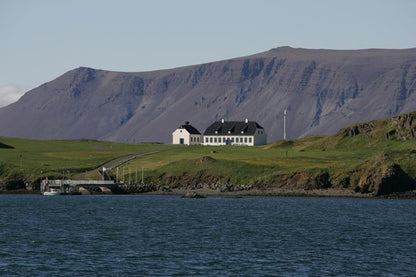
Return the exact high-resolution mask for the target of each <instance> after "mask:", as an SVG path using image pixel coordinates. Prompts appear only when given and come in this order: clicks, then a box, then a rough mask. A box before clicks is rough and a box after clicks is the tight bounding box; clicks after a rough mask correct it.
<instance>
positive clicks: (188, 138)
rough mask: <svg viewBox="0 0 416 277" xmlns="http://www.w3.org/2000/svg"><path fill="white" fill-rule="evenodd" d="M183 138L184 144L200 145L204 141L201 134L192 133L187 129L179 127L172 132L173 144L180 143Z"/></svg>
mask: <svg viewBox="0 0 416 277" xmlns="http://www.w3.org/2000/svg"><path fill="white" fill-rule="evenodd" d="M181 138H183V140H184V143H183V144H184V145H199V144H201V142H202V136H201V135H191V134H189V132H188V131H186V129H182V128H178V129H176V130H175V131H174V132H173V133H172V144H180V139H181Z"/></svg>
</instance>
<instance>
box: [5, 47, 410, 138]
mask: <svg viewBox="0 0 416 277" xmlns="http://www.w3.org/2000/svg"><path fill="white" fill-rule="evenodd" d="M415 89H416V48H414V49H405V50H382V49H379V50H377V49H368V50H309V49H293V48H290V47H280V48H276V49H272V50H270V51H267V52H263V53H260V54H256V55H252V56H248V57H241V58H235V59H230V60H224V61H219V62H212V63H207V64H202V65H194V66H187V67H182V68H175V69H169V70H160V71H153V72H139V73H123V72H110V71H104V70H95V69H91V68H85V67H81V68H77V69H74V70H71V71H69V72H67V73H65V74H64V75H62V76H60V77H58V78H57V79H55V80H53V81H51V82H48V83H45V84H44V85H42V86H40V87H38V88H35V89H33V90H31V91H29V92H28V93H26V94H25V95H24V96H23V97H22V98H21V99H20V100H19V101H18V102H16V103H14V104H11V105H9V106H7V107H3V108H0V135H3V136H13V137H25V138H68V139H74V138H89V139H103V140H112V141H122V142H139V141H161V142H170V140H171V133H172V131H173V130H174V129H175V128H176V127H177V126H178V125H180V124H181V123H183V122H184V121H190V122H191V124H192V125H194V126H195V127H197V128H198V129H199V130H200V131H201V132H203V131H204V129H205V128H206V127H207V126H208V125H209V124H210V123H211V122H212V121H214V120H219V119H221V118H225V119H227V120H243V119H245V118H248V119H250V120H256V121H258V122H259V123H260V124H261V125H262V126H263V127H265V128H266V130H267V132H268V134H269V141H274V140H277V139H280V138H282V137H283V132H282V129H283V110H284V109H287V110H288V117H287V126H288V130H287V133H288V137H289V138H297V137H301V136H305V135H310V134H331V133H334V132H336V131H338V130H339V128H341V127H343V126H345V125H347V124H351V123H356V122H362V121H367V120H372V119H377V118H383V117H388V116H393V115H397V114H400V113H404V112H410V111H413V110H416V94H415V93H414V92H415Z"/></svg>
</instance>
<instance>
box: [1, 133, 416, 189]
mask: <svg viewBox="0 0 416 277" xmlns="http://www.w3.org/2000/svg"><path fill="white" fill-rule="evenodd" d="M0 143H2V144H3V145H7V146H11V147H13V148H10V147H3V148H0V177H1V178H6V177H8V176H11V175H13V174H17V175H24V177H25V179H26V180H28V181H33V180H35V179H37V178H39V177H43V176H50V177H68V176H70V175H72V174H74V173H79V172H84V171H88V170H91V169H95V168H97V167H99V166H100V165H102V164H104V163H105V162H107V161H109V160H112V159H115V158H117V157H121V156H126V155H130V154H134V153H142V152H148V151H154V150H160V152H159V153H156V154H153V155H148V156H143V157H139V158H136V159H134V160H132V161H130V162H128V163H126V164H124V165H123V166H121V167H120V168H119V172H120V173H121V172H123V169H124V174H125V177H124V179H125V180H126V179H128V178H129V177H128V176H127V175H128V172H129V171H130V178H131V179H132V180H134V179H135V172H136V170H137V171H138V172H139V178H141V170H142V168H143V171H144V176H145V178H146V180H147V181H152V182H153V181H158V180H159V181H160V180H162V177H169V176H184V175H187V176H198V175H201V174H205V175H209V176H216V177H218V179H220V180H223V181H225V182H231V183H240V184H250V183H255V182H267V181H269V180H271V179H273V178H274V177H275V176H277V175H279V174H290V173H294V172H305V171H306V172H308V171H314V170H325V171H328V172H329V173H330V175H331V176H340V175H343V174H348V173H349V172H351V171H353V170H354V169H356V168H357V167H358V166H360V165H361V164H363V163H364V162H365V161H366V160H369V159H370V158H372V157H374V156H376V155H381V154H382V155H385V156H386V157H388V159H389V161H391V162H394V163H397V164H399V165H400V166H401V167H402V169H403V170H404V171H405V172H406V173H407V174H408V175H409V176H411V177H412V178H415V177H416V154H415V152H416V151H415V150H416V140H398V139H395V138H392V139H379V140H375V139H373V138H368V137H366V136H364V135H357V136H354V137H343V138H340V137H339V135H333V136H311V137H306V138H303V139H298V140H285V141H277V142H275V143H272V144H268V145H266V146H256V147H247V146H246V147H244V146H239V147H235V146H221V147H212V146H210V147H208V146H173V145H161V144H120V143H110V142H102V141H95V140H26V139H16V138H4V137H0ZM207 156H208V157H211V158H213V159H205V160H203V161H201V158H202V157H207ZM111 173H112V174H113V175H115V170H113V171H112V172H111ZM133 174H134V175H133ZM132 175H133V176H134V177H133V176H132ZM94 176H95V177H94ZM91 178H99V175H98V174H91ZM120 179H123V177H120Z"/></svg>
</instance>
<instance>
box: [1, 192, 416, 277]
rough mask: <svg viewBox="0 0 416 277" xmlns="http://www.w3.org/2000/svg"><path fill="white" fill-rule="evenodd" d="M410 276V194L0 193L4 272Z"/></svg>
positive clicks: (413, 221)
mask: <svg viewBox="0 0 416 277" xmlns="http://www.w3.org/2000/svg"><path fill="white" fill-rule="evenodd" d="M14 275H22V276H74V275H78V276H172V275H173V276H415V275H416V201H415V200H388V199H353V198H280V197H244V198H230V197H208V198H205V199H183V198H181V197H180V196H151V195H96V196H94V195H91V196H40V195H0V276H14Z"/></svg>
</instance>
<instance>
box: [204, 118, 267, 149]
mask: <svg viewBox="0 0 416 277" xmlns="http://www.w3.org/2000/svg"><path fill="white" fill-rule="evenodd" d="M266 143H267V133H266V131H265V130H264V128H263V127H261V126H260V125H259V124H258V123H257V122H255V121H248V119H246V120H245V121H225V120H224V119H222V120H221V121H216V122H214V123H212V124H211V125H210V126H209V127H208V128H207V129H206V130H205V132H204V137H203V145H249V146H253V145H264V144H266Z"/></svg>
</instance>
